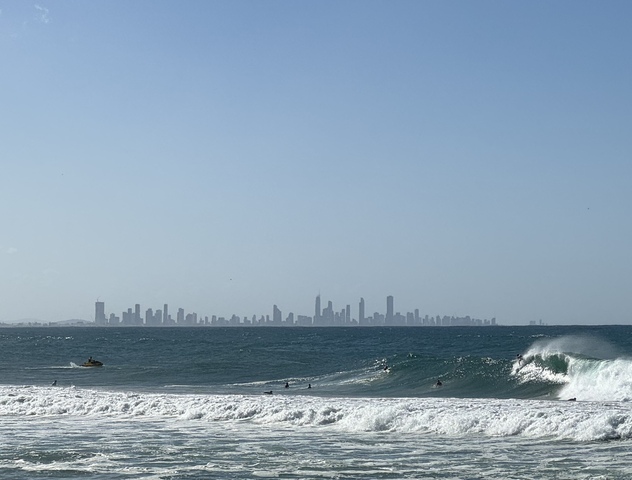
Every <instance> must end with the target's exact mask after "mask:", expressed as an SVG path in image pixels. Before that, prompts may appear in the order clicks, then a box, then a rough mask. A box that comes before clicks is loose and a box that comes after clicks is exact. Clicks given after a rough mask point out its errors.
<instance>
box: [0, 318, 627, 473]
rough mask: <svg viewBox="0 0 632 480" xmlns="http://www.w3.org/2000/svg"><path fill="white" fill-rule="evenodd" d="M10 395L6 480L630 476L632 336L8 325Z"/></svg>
mask: <svg viewBox="0 0 632 480" xmlns="http://www.w3.org/2000/svg"><path fill="white" fill-rule="evenodd" d="M517 355H522V359H519V358H518V357H517ZM90 356H91V357H93V358H94V359H96V360H99V361H102V362H103V364H104V365H103V366H102V367H99V368H86V367H82V366H81V364H82V363H83V362H85V361H86V360H87V359H88V357H90ZM439 380H440V382H441V385H437V381H439ZM55 382H56V383H55ZM0 383H1V384H0V478H2V479H30V480H34V479H51V478H57V479H76V478H82V479H84V478H92V479H253V478H287V479H423V478H428V479H455V480H456V479H459V480H464V479H483V478H485V479H559V480H563V479H569V480H570V479H572V480H580V479H595V480H596V479H600V480H605V479H608V480H614V479H630V478H632V453H631V450H632V448H631V447H632V409H631V408H630V407H631V403H630V401H631V400H632V326H591V327H588V326H586V327H579V326H578V327H570V326H569V327H553V326H537V327H535V326H531V327H508V326H496V327H491V326H490V327H408V328H406V327H402V328H377V327H375V328H283V327H280V328H273V327H263V328H262V327H259V328H257V327H250V328H248V327H244V328H241V327H234V328H209V327H189V328H184V327H183V328H176V327H174V328H148V327H144V328H143V327H139V328H90V327H85V328H75V327H57V328H5V329H2V330H0ZM53 383H55V384H54V385H53ZM286 384H287V387H286ZM310 387H311V388H310ZM270 392H271V393H270ZM572 399H574V400H572Z"/></svg>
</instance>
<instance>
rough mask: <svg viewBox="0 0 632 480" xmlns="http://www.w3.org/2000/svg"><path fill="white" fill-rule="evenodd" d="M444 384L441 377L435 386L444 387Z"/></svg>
mask: <svg viewBox="0 0 632 480" xmlns="http://www.w3.org/2000/svg"><path fill="white" fill-rule="evenodd" d="M442 386H443V382H442V381H441V379H439V380H437V383H435V387H442Z"/></svg>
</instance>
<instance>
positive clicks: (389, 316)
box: [384, 295, 394, 325]
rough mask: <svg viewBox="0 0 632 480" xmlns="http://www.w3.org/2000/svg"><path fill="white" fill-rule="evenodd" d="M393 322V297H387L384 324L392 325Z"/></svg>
mask: <svg viewBox="0 0 632 480" xmlns="http://www.w3.org/2000/svg"><path fill="white" fill-rule="evenodd" d="M393 320H394V318H393V295H389V296H388V297H386V318H385V319H384V323H385V324H386V325H392V324H393Z"/></svg>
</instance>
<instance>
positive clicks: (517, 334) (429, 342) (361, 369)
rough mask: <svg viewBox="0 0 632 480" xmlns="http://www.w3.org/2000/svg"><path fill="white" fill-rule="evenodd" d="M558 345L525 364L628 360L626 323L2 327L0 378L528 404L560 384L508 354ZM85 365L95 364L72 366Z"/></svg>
mask: <svg viewBox="0 0 632 480" xmlns="http://www.w3.org/2000/svg"><path fill="white" fill-rule="evenodd" d="M560 338H565V339H569V338H579V339H581V341H579V342H575V344H573V343H572V342H566V343H565V344H566V345H570V346H571V348H570V350H574V351H572V352H570V351H567V352H562V351H560V352H552V355H549V356H547V357H546V358H542V357H534V358H533V362H536V363H537V364H538V366H539V367H540V368H544V369H546V371H547V372H548V373H549V374H551V375H555V374H561V375H564V374H566V373H567V372H566V370H567V369H568V365H569V363H568V361H569V360H568V357H567V356H566V354H568V353H570V354H572V355H574V356H575V357H576V358H594V359H597V360H600V359H603V358H604V357H605V356H607V355H608V353H607V352H610V354H614V356H615V357H625V356H626V355H630V354H632V340H631V339H632V327H629V326H592V327H463V328H460V327H449V328H445V327H444V328H441V327H428V328H71V327H59V328H30V329H29V328H8V329H4V330H2V331H0V378H1V382H2V383H3V384H13V385H50V384H51V382H53V381H54V380H57V383H58V385H60V386H64V385H66V386H67V385H74V386H78V387H103V388H108V389H120V390H134V389H136V390H138V389H140V390H145V391H155V390H161V389H174V390H178V391H200V392H208V393H246V394H248V393H258V392H261V391H269V390H278V389H282V388H283V386H284V385H285V382H288V383H289V385H290V389H288V390H287V391H291V392H292V393H301V392H303V391H304V390H305V389H306V388H307V386H308V385H309V384H311V385H312V389H311V390H310V392H309V393H310V394H312V395H323V396H335V395H345V396H381V397H384V396H386V397H399V396H411V397H424V396H450V397H460V398H468V397H477V398H487V397H495V398H538V397H541V396H546V395H551V394H555V393H556V391H557V390H559V388H560V384H559V382H557V381H551V378H550V375H548V376H547V375H540V376H538V377H537V378H535V379H532V380H531V381H525V379H524V378H521V377H519V376H517V375H512V371H513V369H514V368H515V361H516V354H517V353H525V352H528V351H529V349H530V348H532V347H533V346H534V345H538V344H543V343H546V342H554V341H556V339H560ZM578 345H579V346H578ZM549 350H550V349H549ZM562 350H563V349H562ZM580 350H581V351H580ZM555 354H557V356H556V355H555ZM89 356H92V357H94V358H95V359H98V360H100V361H102V362H103V363H104V366H103V367H102V368H80V367H78V365H80V364H81V363H83V362H84V361H85V360H86V359H87V358H88V357H89ZM536 363H533V365H532V366H535V365H536ZM384 366H388V367H389V369H388V371H384ZM437 379H441V381H442V383H443V386H442V388H436V387H435V383H436V381H437Z"/></svg>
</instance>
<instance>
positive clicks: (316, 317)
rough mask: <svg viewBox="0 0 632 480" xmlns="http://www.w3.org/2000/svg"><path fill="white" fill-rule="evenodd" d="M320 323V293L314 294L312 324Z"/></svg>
mask: <svg viewBox="0 0 632 480" xmlns="http://www.w3.org/2000/svg"><path fill="white" fill-rule="evenodd" d="M318 323H320V293H319V294H318V295H316V308H315V312H314V324H318Z"/></svg>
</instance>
